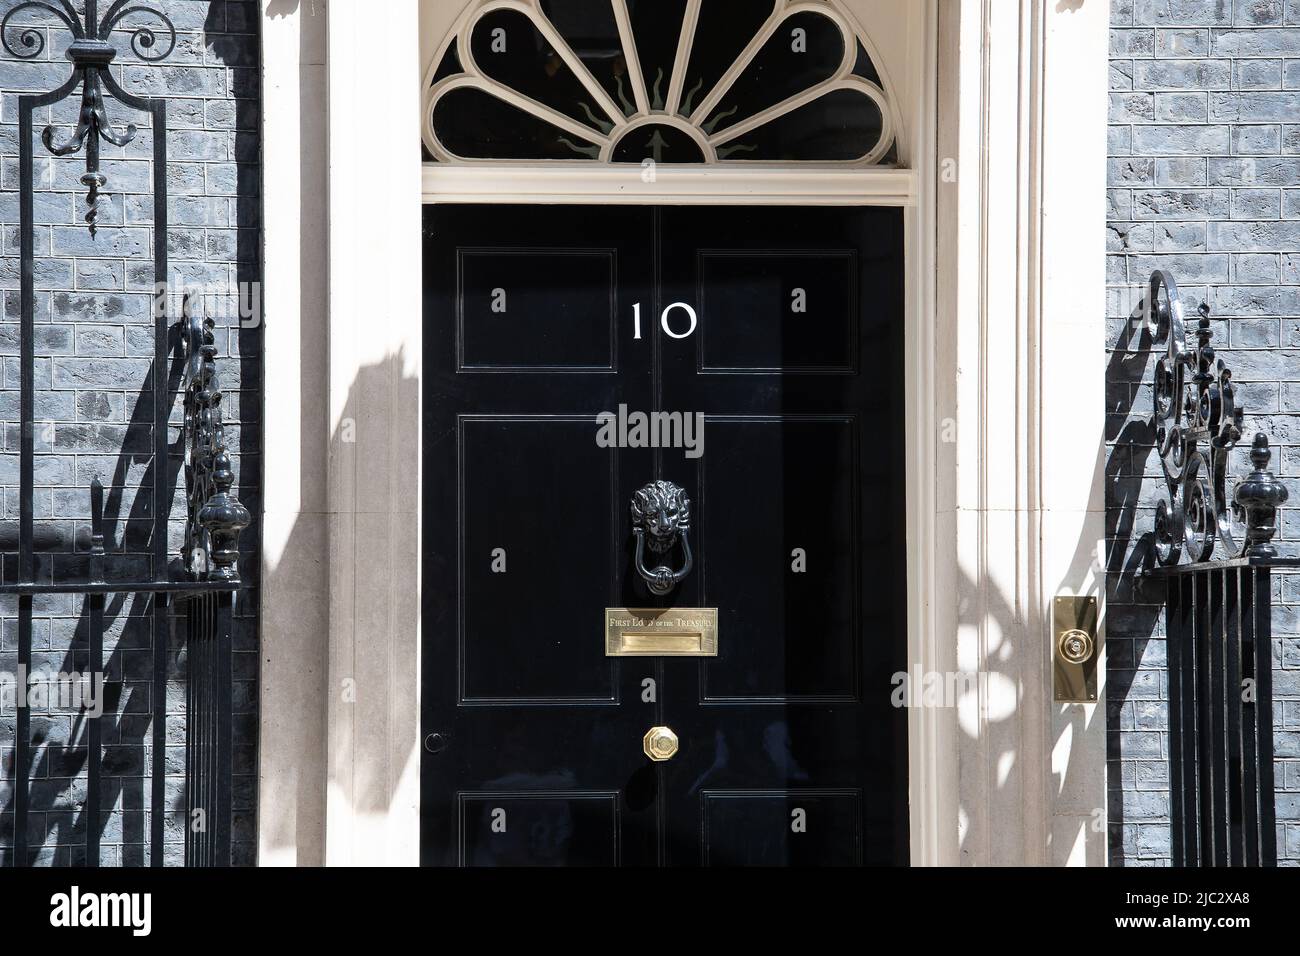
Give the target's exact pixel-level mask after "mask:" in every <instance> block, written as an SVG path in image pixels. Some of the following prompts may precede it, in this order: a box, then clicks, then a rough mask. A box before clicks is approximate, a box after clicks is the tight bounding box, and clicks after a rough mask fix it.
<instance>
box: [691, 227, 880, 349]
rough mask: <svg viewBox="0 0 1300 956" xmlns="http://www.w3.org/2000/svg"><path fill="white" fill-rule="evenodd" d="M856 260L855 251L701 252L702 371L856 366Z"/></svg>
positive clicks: (699, 270)
mask: <svg viewBox="0 0 1300 956" xmlns="http://www.w3.org/2000/svg"><path fill="white" fill-rule="evenodd" d="M856 260H857V252H856V250H853V249H824V250H807V251H797V250H794V251H786V250H781V249H773V250H766V251H765V250H756V249H705V250H702V251H701V252H700V254H699V265H698V272H699V277H700V290H699V301H700V306H701V308H700V314H701V317H702V319H701V328H700V338H699V342H700V352H701V360H700V367H701V369H702V370H704V371H706V372H762V373H768V374H788V373H791V372H826V373H841V374H843V373H851V372H853V371H854V366H855V365H856V361H857V354H856V350H855V341H856V338H857V325H858V321H857V278H858V271H857V261H856Z"/></svg>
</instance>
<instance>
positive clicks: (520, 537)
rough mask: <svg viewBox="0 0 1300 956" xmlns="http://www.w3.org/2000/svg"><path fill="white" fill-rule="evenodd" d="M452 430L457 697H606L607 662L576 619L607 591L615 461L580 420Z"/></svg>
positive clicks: (468, 423)
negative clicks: (458, 588)
mask: <svg viewBox="0 0 1300 956" xmlns="http://www.w3.org/2000/svg"><path fill="white" fill-rule="evenodd" d="M459 427H460V435H459V443H458V444H459V448H458V457H459V459H460V463H461V477H460V485H461V496H462V507H461V511H460V514H461V519H460V520H461V533H462V545H461V574H462V577H463V582H464V583H463V587H462V592H461V634H460V648H461V701H462V702H463V703H483V702H489V701H495V702H498V703H506V702H511V703H520V704H522V703H537V704H544V703H558V702H562V701H588V702H601V701H604V702H613V701H614V699H615V696H616V695H615V687H614V677H613V666H612V663H611V662H610V661H608V660H606V659H605V658H603V657H602V656H600V655H596V654H592V653H591V640H590V634H589V628H587V627H584V624H585V623H586V619H587V617H588V616H589V615H588V614H587V613H586V612H587V609H588V608H589V606H590V601H591V596H592V593H593V592H595V593H598V594H603V593H608V591H609V590H610V586H611V579H612V574H613V572H612V568H613V566H614V564H615V559H616V545H615V531H614V529H615V527H616V524H617V515H616V511H618V510H620V509H619V506H618V502H617V501H616V496H617V493H618V475H617V464H618V462H617V458H615V457H614V456H611V455H609V454H608V453H607V452H606V451H605V450H604V449H601V448H598V447H597V446H596V443H595V440H594V437H593V435H594V426H593V425H592V419H591V418H589V417H586V416H567V417H560V416H536V417H529V416H515V417H501V416H483V417H464V418H462V419H461V420H460V426H459ZM521 516H529V518H528V519H523V518H522V517H521ZM578 584H581V585H582V586H575V585H578Z"/></svg>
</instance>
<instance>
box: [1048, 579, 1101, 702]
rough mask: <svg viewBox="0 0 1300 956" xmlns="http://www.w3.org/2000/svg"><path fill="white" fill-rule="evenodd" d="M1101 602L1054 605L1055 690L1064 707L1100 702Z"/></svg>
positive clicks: (1064, 599) (1071, 599) (1070, 600)
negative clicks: (1099, 637)
mask: <svg viewBox="0 0 1300 956" xmlns="http://www.w3.org/2000/svg"><path fill="white" fill-rule="evenodd" d="M1099 651H1100V647H1099V646H1098V642H1097V599H1096V598H1095V597H1075V596H1061V597H1057V598H1055V599H1053V601H1052V690H1053V695H1052V696H1053V698H1054V699H1055V700H1056V702H1057V703H1061V704H1095V703H1096V702H1097V656H1098V652H1099Z"/></svg>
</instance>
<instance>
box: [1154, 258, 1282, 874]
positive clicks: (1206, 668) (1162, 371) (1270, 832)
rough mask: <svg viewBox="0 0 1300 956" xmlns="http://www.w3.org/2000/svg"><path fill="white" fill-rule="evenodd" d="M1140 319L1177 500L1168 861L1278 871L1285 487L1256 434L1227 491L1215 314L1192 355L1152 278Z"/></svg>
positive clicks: (1169, 633) (1171, 494) (1163, 562)
mask: <svg viewBox="0 0 1300 956" xmlns="http://www.w3.org/2000/svg"><path fill="white" fill-rule="evenodd" d="M1144 311H1145V317H1146V321H1147V329H1148V331H1149V333H1150V335H1151V341H1152V343H1153V346H1156V347H1161V346H1162V347H1163V348H1164V349H1165V354H1164V355H1163V356H1161V358H1160V359H1159V360H1158V361H1157V363H1156V368H1155V383H1154V392H1155V408H1154V415H1153V424H1154V426H1155V439H1156V452H1157V454H1159V456H1160V460H1161V463H1162V466H1163V469H1164V475H1165V482H1166V487H1167V492H1168V494H1167V498H1166V499H1165V500H1162V501H1160V503H1159V505H1158V506H1157V509H1156V520H1155V533H1154V547H1153V548H1152V551H1151V559H1152V560H1151V567H1150V568H1149V569H1148V570H1147V572H1146V574H1147V575H1148V576H1149V577H1151V578H1153V579H1157V580H1163V581H1164V583H1165V589H1166V590H1165V593H1166V597H1165V634H1166V640H1165V644H1166V651H1167V656H1168V665H1167V666H1168V678H1169V766H1170V780H1169V785H1170V804H1171V811H1170V812H1171V818H1172V822H1173V834H1172V836H1173V840H1172V845H1173V860H1174V864H1175V865H1176V866H1275V865H1276V864H1277V832H1276V820H1275V809H1274V803H1273V800H1274V793H1273V785H1274V768H1273V679H1272V665H1273V655H1272V652H1271V641H1272V615H1273V581H1274V577H1273V571H1274V570H1276V569H1279V568H1296V567H1300V560H1297V559H1295V558H1284V557H1280V556H1279V555H1278V553H1277V549H1276V548H1275V547H1274V546H1273V543H1272V541H1273V537H1274V535H1275V534H1276V532H1277V509H1278V506H1279V505H1280V504H1282V503H1283V502H1285V501H1286V498H1287V491H1286V488H1285V487H1284V486H1283V485H1282V484H1281V483H1279V482H1278V481H1277V480H1276V479H1275V478H1274V477H1273V475H1272V473H1271V472H1269V470H1268V468H1269V461H1270V459H1271V457H1272V452H1271V450H1270V449H1269V443H1268V438H1267V436H1265V435H1264V434H1262V433H1261V434H1257V435H1256V436H1255V439H1254V442H1253V444H1252V447H1251V451H1250V457H1251V463H1252V466H1253V470H1252V471H1251V472H1250V474H1249V475H1247V476H1246V477H1245V478H1244V479H1243V480H1242V481H1240V482H1239V483H1238V484H1237V487H1236V491H1235V493H1234V494H1233V495H1232V496H1231V497H1230V496H1229V494H1228V471H1229V461H1230V457H1231V455H1232V450H1233V448H1234V447H1235V446H1236V444H1237V442H1238V441H1239V440H1240V438H1241V426H1242V419H1243V414H1242V409H1241V408H1240V407H1239V406H1238V405H1237V403H1236V388H1235V386H1234V385H1233V382H1232V372H1231V370H1230V369H1229V368H1228V367H1227V366H1226V365H1225V364H1224V362H1223V361H1222V360H1221V359H1220V358H1218V356H1217V355H1216V354H1215V350H1214V348H1213V346H1212V345H1211V340H1212V333H1211V331H1210V311H1209V308H1208V307H1207V306H1206V305H1204V304H1202V305H1201V307H1200V310H1199V311H1200V318H1199V320H1198V322H1197V327H1196V330H1195V337H1196V342H1195V347H1194V348H1190V349H1189V348H1188V342H1187V330H1186V327H1185V325H1184V322H1183V304H1182V302H1181V300H1180V299H1179V294H1178V285H1177V283H1176V282H1175V281H1174V278H1173V276H1171V275H1170V274H1169V273H1167V272H1164V271H1157V272H1155V273H1153V274H1152V276H1151V280H1150V283H1149V285H1148V287H1147V294H1146V297H1145V304H1144ZM1216 552H1217V554H1219V555H1221V556H1222V557H1219V558H1217V559H1216Z"/></svg>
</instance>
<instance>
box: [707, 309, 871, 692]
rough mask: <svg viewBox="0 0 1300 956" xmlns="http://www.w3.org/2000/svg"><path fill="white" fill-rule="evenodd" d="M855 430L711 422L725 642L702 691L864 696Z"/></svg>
mask: <svg viewBox="0 0 1300 956" xmlns="http://www.w3.org/2000/svg"><path fill="white" fill-rule="evenodd" d="M710 317H711V316H710ZM856 431H857V422H856V420H855V419H854V418H851V417H849V418H845V417H839V418H831V417H819V418H808V419H790V418H786V417H780V418H771V419H764V418H756V417H744V418H723V417H721V416H718V417H713V418H710V419H709V420H708V423H707V425H706V426H705V435H706V439H705V448H706V452H705V456H704V457H703V458H702V459H701V465H700V468H699V469H698V473H699V481H700V484H699V492H698V498H697V501H698V502H699V506H698V508H697V509H696V513H697V514H698V516H699V517H698V521H697V524H698V526H699V528H700V537H699V540H700V546H699V548H698V550H699V553H700V558H701V559H700V563H699V575H700V586H701V594H702V595H703V597H702V602H703V603H704V604H705V605H706V606H709V607H712V606H715V605H716V606H717V607H718V614H719V618H720V630H721V631H722V632H725V633H726V634H727V640H726V642H725V643H723V644H722V645H721V646H720V648H719V652H718V658H717V660H716V661H710V662H708V663H707V664H706V665H705V666H704V676H703V689H702V691H701V694H702V698H703V699H705V700H740V699H754V700H758V699H766V700H769V701H779V700H792V699H802V700H824V701H829V700H836V699H838V700H848V701H852V700H855V699H856V698H857V681H858V676H859V675H858V669H857V653H856V652H857V647H858V633H859V626H858V613H857V606H858V592H857V577H858V574H857V568H858V560H857V558H858V555H857V537H856V535H854V533H853V529H854V528H855V527H856V525H857V522H856V521H855V515H856V512H857V505H856V500H855V491H856V483H855V482H854V481H853V475H854V473H855V467H854V466H855V463H856V461H857V450H856V440H855V438H856ZM806 475H816V476H819V482H818V485H817V487H816V489H815V492H816V493H814V494H810V493H809V491H810V489H809V486H808V484H807V481H806V479H805V478H804V477H802V476H806ZM756 478H761V480H755V479H756ZM739 489H744V490H743V493H742V494H741V495H740V496H739V497H738V494H737V492H738V490H739ZM795 566H798V567H800V568H802V570H800V571H799V572H797V573H796V572H794V571H793V568H794V567H795Z"/></svg>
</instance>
